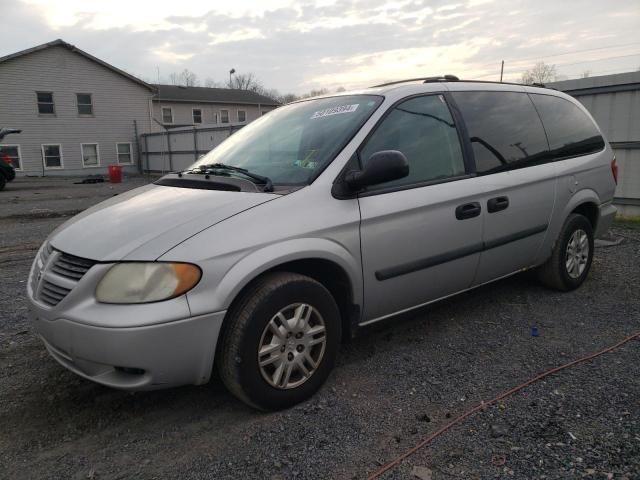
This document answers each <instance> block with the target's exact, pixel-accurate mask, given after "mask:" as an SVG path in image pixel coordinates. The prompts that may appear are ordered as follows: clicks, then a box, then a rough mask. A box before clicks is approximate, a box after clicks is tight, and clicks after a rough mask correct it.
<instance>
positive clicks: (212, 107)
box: [153, 99, 275, 131]
mask: <svg viewBox="0 0 640 480" xmlns="http://www.w3.org/2000/svg"><path fill="white" fill-rule="evenodd" d="M162 107H171V108H172V110H173V124H166V125H167V126H168V127H170V126H172V125H193V116H192V112H193V109H194V108H199V109H201V110H202V125H216V124H215V123H214V114H216V113H217V114H218V123H217V125H223V124H222V123H220V111H221V110H229V121H230V122H229V123H232V124H234V125H235V124H238V110H244V111H246V112H247V121H246V122H244V123H245V124H246V123H250V122H252V121H253V120H255V119H257V118H258V117H259V116H260V115H261V113H260V112H269V111H271V110H273V109H274V108H275V107H274V106H272V105H264V106H260V108H258V105H255V104H238V103H227V104H225V103H209V102H202V103H195V102H194V103H192V102H176V101H170V100H161V101H159V100H157V99H156V100H154V102H153V116H154V118H155V119H156V120H157V122H159V123H163V122H162ZM154 123H155V122H154ZM156 125H157V127H155V128H154V130H155V131H158V130H161V129H162V127H161V126H160V125H158V123H156ZM225 125H226V124H225ZM158 127H160V128H158Z"/></svg>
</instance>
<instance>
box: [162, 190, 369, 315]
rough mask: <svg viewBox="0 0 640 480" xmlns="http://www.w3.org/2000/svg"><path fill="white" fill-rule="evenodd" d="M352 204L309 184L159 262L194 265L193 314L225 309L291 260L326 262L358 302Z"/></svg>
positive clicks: (357, 216) (230, 221)
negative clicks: (198, 273)
mask: <svg viewBox="0 0 640 480" xmlns="http://www.w3.org/2000/svg"><path fill="white" fill-rule="evenodd" d="M359 222H360V212H359V209H358V204H357V200H355V199H351V200H336V199H334V198H333V197H332V196H331V193H330V189H329V188H327V186H326V185H322V184H315V183H314V184H313V185H310V186H308V187H305V188H303V189H301V190H298V191H297V192H294V193H291V194H289V195H287V196H286V197H284V198H282V199H280V200H279V201H277V202H268V203H265V204H263V205H260V206H258V207H256V208H253V209H251V210H248V211H245V212H243V213H242V214H240V215H236V216H234V217H232V218H229V219H227V220H226V221H224V222H222V223H220V224H218V225H216V226H214V227H212V228H209V229H207V230H205V231H203V232H201V233H199V234H198V235H196V236H194V237H192V238H190V239H189V240H187V241H185V242H183V243H182V244H180V245H178V246H176V247H175V248H173V249H172V250H170V251H169V252H167V253H166V254H165V255H163V256H162V257H161V260H166V261H188V262H193V263H196V264H197V265H199V266H200V267H201V268H202V271H203V275H202V279H201V281H200V283H199V284H198V285H197V286H196V287H195V288H194V289H193V290H191V291H190V292H189V293H188V294H187V298H188V301H189V307H190V309H191V312H192V314H193V315H199V314H200V313H209V312H216V311H221V310H225V309H227V308H228V307H229V305H230V304H231V302H232V301H233V299H234V298H235V297H236V296H237V294H238V293H239V292H240V291H241V290H242V288H244V287H245V286H246V285H247V284H248V283H249V282H250V281H251V280H253V279H254V278H256V277H257V276H258V275H260V274H261V273H263V272H265V271H267V270H269V269H271V268H273V267H276V266H278V265H281V264H283V263H286V262H290V261H293V260H302V259H312V258H313V259H325V260H329V261H332V262H334V263H335V264H337V265H339V266H340V267H341V268H342V269H343V270H344V271H345V272H346V273H347V275H348V277H349V279H350V281H351V286H352V291H353V293H354V303H356V304H359V305H360V304H361V302H362V271H361V267H360V241H359V233H358V229H359Z"/></svg>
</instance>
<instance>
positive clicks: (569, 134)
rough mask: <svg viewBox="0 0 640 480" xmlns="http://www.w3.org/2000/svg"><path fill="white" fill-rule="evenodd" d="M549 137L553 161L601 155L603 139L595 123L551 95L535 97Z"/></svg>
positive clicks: (580, 111) (534, 100)
mask: <svg viewBox="0 0 640 480" xmlns="http://www.w3.org/2000/svg"><path fill="white" fill-rule="evenodd" d="M531 98H532V99H533V103H534V104H535V106H536V108H537V109H538V112H539V113H540V116H541V117H542V121H543V123H544V128H545V130H546V132H547V137H548V138H549V148H550V150H551V155H552V157H553V158H554V159H561V158H567V157H575V156H578V155H586V154H588V153H594V152H599V151H601V150H602V149H603V148H604V139H603V138H602V135H600V132H599V131H598V129H597V128H596V126H595V125H594V123H593V121H591V119H590V118H589V117H587V115H585V113H584V112H583V111H582V110H580V108H578V107H577V106H576V105H574V104H573V103H571V102H570V101H568V100H565V99H564V98H560V97H554V96H551V95H539V94H532V95H531Z"/></svg>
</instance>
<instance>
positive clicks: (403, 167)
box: [344, 150, 409, 190]
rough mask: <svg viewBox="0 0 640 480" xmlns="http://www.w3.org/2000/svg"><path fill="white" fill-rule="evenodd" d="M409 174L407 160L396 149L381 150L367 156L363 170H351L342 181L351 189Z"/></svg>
mask: <svg viewBox="0 0 640 480" xmlns="http://www.w3.org/2000/svg"><path fill="white" fill-rule="evenodd" d="M407 175H409V161H408V160H407V157H405V156H404V154H403V153H402V152H399V151H398V150H383V151H380V152H376V153H374V154H373V155H371V156H370V157H369V160H367V163H366V165H365V167H364V169H363V170H360V171H351V172H349V173H347V174H346V175H345V178H344V181H345V182H346V184H347V185H348V186H349V188H350V189H352V190H358V189H360V188H363V187H368V186H369V185H377V184H379V183H385V182H390V181H392V180H397V179H399V178H403V177H406V176H407Z"/></svg>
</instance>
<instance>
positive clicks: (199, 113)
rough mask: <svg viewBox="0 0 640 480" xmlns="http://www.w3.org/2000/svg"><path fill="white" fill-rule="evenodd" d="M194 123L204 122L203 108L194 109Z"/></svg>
mask: <svg viewBox="0 0 640 480" xmlns="http://www.w3.org/2000/svg"><path fill="white" fill-rule="evenodd" d="M193 123H202V110H201V109H199V108H194V109H193Z"/></svg>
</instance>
